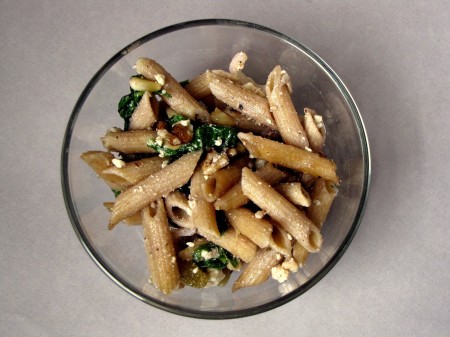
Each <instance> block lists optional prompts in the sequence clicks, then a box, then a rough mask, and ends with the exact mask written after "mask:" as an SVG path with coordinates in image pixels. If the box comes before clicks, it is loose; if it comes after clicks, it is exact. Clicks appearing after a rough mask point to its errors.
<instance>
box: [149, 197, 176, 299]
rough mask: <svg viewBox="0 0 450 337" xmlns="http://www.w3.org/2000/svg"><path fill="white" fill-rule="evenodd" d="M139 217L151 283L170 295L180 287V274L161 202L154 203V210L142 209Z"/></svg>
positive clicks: (160, 200)
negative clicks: (140, 217)
mask: <svg viewBox="0 0 450 337" xmlns="http://www.w3.org/2000/svg"><path fill="white" fill-rule="evenodd" d="M141 215H142V227H143V229H144V241H145V247H146V250H147V257H148V259H149V265H150V266H151V279H152V283H153V284H154V285H155V286H156V288H158V289H159V290H161V291H162V292H163V293H164V294H170V293H171V292H172V291H173V290H175V289H177V288H178V287H179V285H180V273H179V270H178V264H177V257H176V252H175V247H174V244H173V241H172V235H171V233H170V230H169V222H168V220H167V216H166V211H165V209H164V202H163V200H162V199H158V200H157V201H156V207H155V209H152V208H150V207H145V208H144V209H142V211H141Z"/></svg>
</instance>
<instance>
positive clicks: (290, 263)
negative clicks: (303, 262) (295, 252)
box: [281, 257, 298, 273]
mask: <svg viewBox="0 0 450 337" xmlns="http://www.w3.org/2000/svg"><path fill="white" fill-rule="evenodd" d="M281 266H282V267H283V268H284V269H286V270H288V271H291V272H293V273H295V272H297V271H298V264H297V262H295V260H294V259H293V258H292V257H291V258H289V259H288V260H286V261H284V262H283V263H282V264H281Z"/></svg>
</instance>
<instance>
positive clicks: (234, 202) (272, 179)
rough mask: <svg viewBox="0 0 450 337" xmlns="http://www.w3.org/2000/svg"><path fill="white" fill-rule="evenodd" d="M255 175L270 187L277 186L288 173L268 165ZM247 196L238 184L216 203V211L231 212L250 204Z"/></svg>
mask: <svg viewBox="0 0 450 337" xmlns="http://www.w3.org/2000/svg"><path fill="white" fill-rule="evenodd" d="M255 174H256V175H257V176H258V177H260V178H261V179H263V180H264V181H265V182H267V183H268V184H269V185H272V184H275V183H277V182H278V181H280V180H282V179H284V178H285V177H286V173H284V172H282V171H280V170H278V169H277V168H275V167H274V166H273V165H272V164H270V163H269V164H266V165H264V166H263V167H262V168H260V169H259V170H257V171H256V172H255ZM248 200H249V199H248V198H247V196H245V195H244V193H243V192H242V186H241V184H240V183H237V184H236V185H234V186H233V187H231V188H230V189H229V190H228V191H227V192H226V193H225V194H224V195H222V196H220V197H219V198H217V200H216V201H215V202H214V207H215V208H216V210H223V211H229V210H232V209H235V208H238V207H241V206H243V205H245V204H246V203H247V202H248Z"/></svg>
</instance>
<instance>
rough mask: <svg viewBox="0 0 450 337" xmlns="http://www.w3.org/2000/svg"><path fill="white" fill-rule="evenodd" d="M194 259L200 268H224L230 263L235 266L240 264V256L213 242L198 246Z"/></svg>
mask: <svg viewBox="0 0 450 337" xmlns="http://www.w3.org/2000/svg"><path fill="white" fill-rule="evenodd" d="M192 260H193V261H194V262H195V263H196V264H197V266H199V267H200V268H212V269H224V268H226V267H227V265H228V263H230V264H231V265H232V266H233V267H237V266H238V265H239V259H238V258H236V257H235V256H233V254H231V253H230V252H229V251H227V250H225V249H224V248H222V247H220V246H218V245H216V244H214V243H212V242H208V243H205V244H202V245H200V246H198V247H197V248H196V249H195V250H194V253H193V254H192Z"/></svg>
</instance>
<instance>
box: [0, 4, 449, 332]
mask: <svg viewBox="0 0 450 337" xmlns="http://www.w3.org/2000/svg"><path fill="white" fill-rule="evenodd" d="M218 17H226V18H234V19H241V20H246V21H252V22H255V23H259V24H262V25H265V26H268V27H271V28H273V29H275V30H278V31H280V32H282V33H284V34H286V35H289V36H291V37H292V38H294V39H296V40H298V41H299V42H302V43H303V44H305V45H307V46H308V47H310V48H311V49H312V50H314V51H315V52H316V53H318V54H319V55H320V56H321V57H323V58H324V59H325V60H326V61H327V62H328V63H329V64H330V65H331V67H332V68H333V69H334V70H335V71H336V72H337V73H338V75H339V76H340V77H341V78H342V79H343V80H344V82H345V83H346V85H347V86H348V88H349V90H350V92H351V93H352V95H353V96H354V98H355V100H356V102H357V104H358V106H359V108H360V110H361V114H362V116H363V119H364V121H365V125H366V128H367V131H368V135H369V140H370V145H371V151H372V159H373V167H372V169H373V177H372V188H371V193H370V197H369V203H368V206H367V210H366V214H365V217H364V219H363V221H362V223H361V227H360V229H359V231H358V233H357V235H356V237H355V239H354V241H353V243H352V245H351V246H350V248H349V249H348V251H347V252H346V254H345V255H344V257H343V258H342V259H341V260H340V261H339V263H338V264H337V265H336V267H335V268H334V269H333V270H332V271H331V272H330V273H329V274H328V275H327V276H326V277H325V278H324V279H323V280H322V281H321V282H320V283H319V284H317V285H316V286H314V287H313V288H312V289H311V290H309V291H308V292H307V293H306V294H304V295H302V296H301V297H300V298H298V299H296V300H294V301H292V302H290V303H288V304H286V305H284V306H282V307H280V308H277V309H275V310H272V311H270V312H266V313H264V314H260V315H257V316H253V317H248V318H243V319H237V320H227V321H203V320H197V319H190V318H184V317H179V316H175V315H173V314H170V313H167V312H164V311H161V310H158V309H155V308H153V307H150V306H148V305H146V304H144V303H142V302H140V301H139V300H137V299H135V298H133V297H132V296H130V295H128V294H127V293H126V292H124V291H123V290H121V289H120V288H119V287H117V286H116V285H115V284H114V283H113V282H111V281H110V280H109V279H108V278H107V277H106V276H105V275H104V274H103V273H102V272H101V271H100V269H99V268H98V267H97V266H96V265H95V264H94V263H93V262H92V261H91V259H90V258H89V256H88V255H87V254H86V252H85V251H84V249H83V248H82V246H81V244H80V243H79V241H78V239H77V237H76V235H75V234H74V232H73V230H72V227H71V224H70V221H69V219H68V216H67V214H66V210H65V207H64V202H63V198H62V192H61V186H60V166H59V163H60V149H61V144H62V138H63V134H64V131H65V125H66V123H67V121H68V118H69V115H70V113H71V110H72V108H73V106H74V104H75V102H76V100H77V98H78V96H79V94H80V92H81V90H82V89H83V88H84V86H85V85H86V83H87V82H88V81H89V80H90V78H91V77H92V76H93V74H94V73H95V72H96V71H97V70H98V69H99V68H100V66H102V65H103V63H104V62H105V61H106V60H108V59H109V58H110V57H111V56H112V55H113V54H114V53H116V52H117V51H118V50H119V49H121V48H122V47H124V46H125V45H126V44H128V43H129V42H131V41H133V40H135V39H137V38H139V37H141V36H143V35H145V34H147V33H149V32H151V31H153V30H156V29H159V28H162V27H164V26H167V25H169V24H173V23H176V22H180V21H186V20H191V19H199V18H218ZM449 30H450V6H449V3H448V1H444V0H439V1H409V0H408V1H407V0H403V1H396V2H392V1H388V0H379V1H346V0H343V1H331V0H323V1H316V0H309V1H308V0H307V1H293V0H290V1H289V0H286V1H283V2H280V5H275V2H272V3H270V2H267V3H266V2H264V4H263V2H260V1H256V0H249V1H220V2H219V1H217V2H213V1H192V0H191V1H164V2H158V3H151V2H148V1H141V2H128V1H116V2H114V3H113V2H108V1H96V2H95V3H94V2H90V1H66V0H64V1H8V0H2V1H1V2H0V32H1V35H0V45H1V46H2V56H1V58H0V78H1V84H0V98H1V100H0V102H1V123H0V128H1V131H0V144H1V147H0V160H1V176H0V177H1V178H0V179H1V190H2V193H0V214H1V219H2V220H1V222H2V225H1V226H0V335H1V336H75V335H76V336H141V335H145V336H179V335H183V336H196V337H197V336H223V335H230V334H233V335H234V336H256V335H258V336H274V335H278V336H291V335H302V336H303V335H304V336H381V335H383V336H445V335H448V334H449V332H448V331H450V324H449V323H448V321H447V320H448V317H449V312H450V287H449V280H450V271H449V268H448V267H449V263H450V253H449V249H450V248H449V243H448V242H449V241H450V229H449V228H450V226H449V221H450V212H449V200H450V193H449V185H450V170H449V168H448V162H450V151H449V145H450V132H449V131H448V130H449V129H450V115H449V113H448V111H449V110H450V82H449V78H450V67H449V64H450V43H449V41H450V36H449V33H448V32H449Z"/></svg>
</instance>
